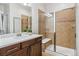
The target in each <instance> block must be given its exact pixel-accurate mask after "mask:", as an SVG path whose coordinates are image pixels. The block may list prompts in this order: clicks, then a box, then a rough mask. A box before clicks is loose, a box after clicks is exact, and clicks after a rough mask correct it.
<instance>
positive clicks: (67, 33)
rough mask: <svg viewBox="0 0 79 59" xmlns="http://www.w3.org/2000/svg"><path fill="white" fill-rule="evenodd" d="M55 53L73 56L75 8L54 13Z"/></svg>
mask: <svg viewBox="0 0 79 59" xmlns="http://www.w3.org/2000/svg"><path fill="white" fill-rule="evenodd" d="M55 16H56V52H59V53H62V54H64V55H74V49H75V8H68V9H64V10H62V11H58V12H56V15H55Z"/></svg>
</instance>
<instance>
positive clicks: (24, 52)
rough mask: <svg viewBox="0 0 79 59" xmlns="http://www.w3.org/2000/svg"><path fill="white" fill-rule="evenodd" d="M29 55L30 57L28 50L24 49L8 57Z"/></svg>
mask: <svg viewBox="0 0 79 59" xmlns="http://www.w3.org/2000/svg"><path fill="white" fill-rule="evenodd" d="M28 55H29V53H28V48H24V49H22V50H19V51H17V52H15V53H12V54H10V55H8V56H28Z"/></svg>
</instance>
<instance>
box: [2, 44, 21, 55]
mask: <svg viewBox="0 0 79 59" xmlns="http://www.w3.org/2000/svg"><path fill="white" fill-rule="evenodd" d="M18 50H20V44H15V45H11V46H8V47H4V48H2V49H1V55H4V56H5V55H8V54H11V53H14V52H16V51H18Z"/></svg>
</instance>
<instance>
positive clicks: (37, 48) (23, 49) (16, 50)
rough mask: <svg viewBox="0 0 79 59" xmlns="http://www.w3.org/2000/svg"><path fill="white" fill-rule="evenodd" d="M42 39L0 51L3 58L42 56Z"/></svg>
mask: <svg viewBox="0 0 79 59" xmlns="http://www.w3.org/2000/svg"><path fill="white" fill-rule="evenodd" d="M41 40H42V37H38V38H35V39H31V40H28V41H24V42H21V43H18V44H14V45H11V46H8V47H4V48H1V49H0V55H1V56H41V55H42V47H41V44H42V42H41Z"/></svg>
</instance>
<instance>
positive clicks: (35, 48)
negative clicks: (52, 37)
mask: <svg viewBox="0 0 79 59" xmlns="http://www.w3.org/2000/svg"><path fill="white" fill-rule="evenodd" d="M30 55H31V56H41V55H42V48H41V41H39V42H37V43H36V44H34V45H32V46H31V52H30Z"/></svg>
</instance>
